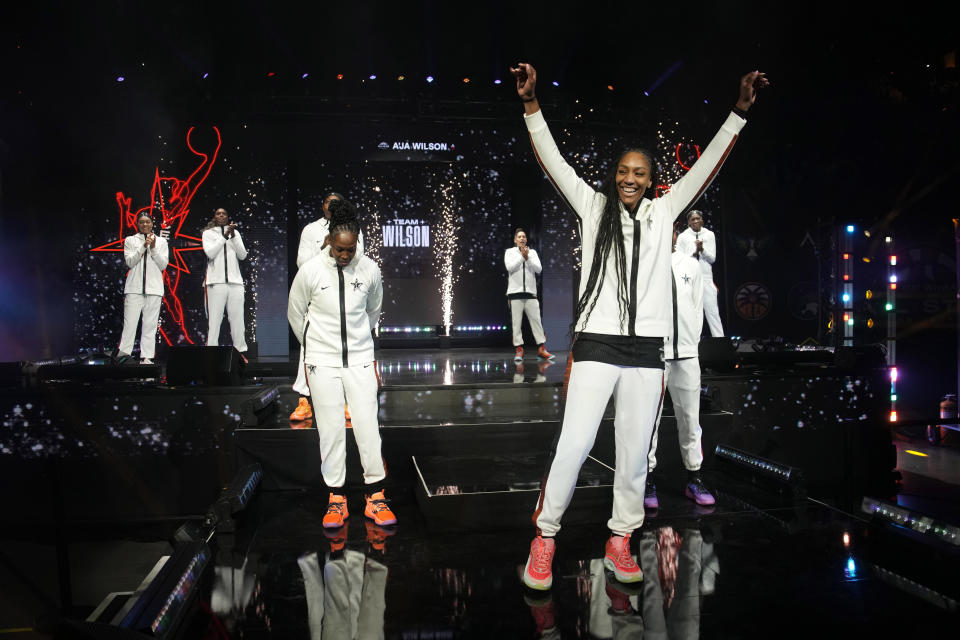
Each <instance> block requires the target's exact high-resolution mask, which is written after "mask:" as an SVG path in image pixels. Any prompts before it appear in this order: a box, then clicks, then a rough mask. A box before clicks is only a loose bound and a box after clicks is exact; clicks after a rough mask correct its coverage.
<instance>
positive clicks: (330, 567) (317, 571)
mask: <svg viewBox="0 0 960 640" xmlns="http://www.w3.org/2000/svg"><path fill="white" fill-rule="evenodd" d="M297 564H299V565H300V571H301V572H302V574H303V588H304V595H305V596H306V600H307V620H308V624H309V625H310V640H321V639H328V638H358V639H360V640H368V639H369V640H375V639H382V638H383V637H384V635H383V616H384V613H385V612H386V609H387V600H386V591H387V567H386V566H384V565H383V564H381V563H379V562H377V561H376V560H374V559H373V558H367V557H364V555H363V554H362V553H360V552H358V551H353V550H352V549H344V551H343V555H342V556H341V557H338V558H334V557H332V556H328V557H327V561H326V562H325V563H324V565H323V567H321V566H320V558H319V555H318V554H317V552H316V551H314V552H311V553H308V554H306V555H303V556H300V557H299V558H297Z"/></svg>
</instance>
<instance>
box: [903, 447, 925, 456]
mask: <svg viewBox="0 0 960 640" xmlns="http://www.w3.org/2000/svg"><path fill="white" fill-rule="evenodd" d="M903 451H904V453H909V454H910V455H912V456H919V457H921V458H928V457H929V456H928V455H927V454H925V453H924V452H922V451H914V450H913V449H904V450H903Z"/></svg>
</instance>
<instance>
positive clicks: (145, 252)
mask: <svg viewBox="0 0 960 640" xmlns="http://www.w3.org/2000/svg"><path fill="white" fill-rule="evenodd" d="M137 231H139V233H135V234H133V235H132V236H127V237H126V238H124V240H123V259H124V261H125V262H126V263H127V267H128V268H129V271H127V281H126V283H125V284H124V286H123V293H124V296H123V331H122V333H121V334H120V347H119V350H120V352H119V354H118V355H120V356H121V357H129V356H130V354H131V353H133V339H134V337H135V336H136V333H137V322H139V321H140V316H141V314H142V315H143V323H142V325H143V326H142V328H141V329H140V363H141V364H153V358H154V355H155V354H156V349H157V327H158V326H159V322H160V303H161V302H162V301H163V270H164V269H166V268H167V260H168V259H169V256H170V254H169V249H168V247H167V241H166V239H165V238H161V237H160V236H157V235H155V234H154V233H153V218H151V217H150V214H148V213H146V212H144V213H141V214H140V215H138V216H137Z"/></svg>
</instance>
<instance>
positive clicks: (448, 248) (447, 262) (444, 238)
mask: <svg viewBox="0 0 960 640" xmlns="http://www.w3.org/2000/svg"><path fill="white" fill-rule="evenodd" d="M462 188H463V185H462V184H461V182H460V178H459V176H458V175H457V174H456V173H455V172H454V171H452V170H451V171H448V172H447V176H446V180H445V182H444V183H443V184H442V185H441V186H440V188H439V189H438V190H437V197H438V202H437V214H438V215H437V219H438V223H437V229H436V230H435V231H434V233H433V236H434V238H436V242H435V243H434V249H433V267H434V269H436V272H437V276H438V279H439V280H440V291H439V293H440V302H441V309H442V314H443V326H444V334H445V335H450V326H451V325H452V324H453V285H454V284H456V282H457V280H458V279H459V273H458V272H459V267H457V266H455V264H454V256H455V255H456V253H457V236H458V234H459V233H460V224H459V220H458V214H457V194H458V193H460V192H461V190H462Z"/></svg>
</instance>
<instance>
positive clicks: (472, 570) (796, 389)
mask: <svg viewBox="0 0 960 640" xmlns="http://www.w3.org/2000/svg"><path fill="white" fill-rule="evenodd" d="M565 358H566V353H561V354H558V358H557V362H556V363H552V364H551V363H547V362H545V361H542V360H537V359H535V358H532V357H529V356H528V357H527V359H526V360H525V361H524V362H523V363H522V365H520V366H517V365H515V364H514V362H513V361H512V355H511V353H510V352H508V351H506V350H500V349H490V348H487V349H480V348H476V349H448V350H439V349H405V350H404V349H384V350H382V351H381V352H380V353H379V365H380V368H381V372H382V380H383V387H382V389H381V394H380V407H381V409H380V413H381V415H380V418H381V423H382V429H381V433H382V437H383V443H384V445H383V451H384V456H385V459H386V462H387V466H388V468H389V470H390V484H389V485H388V487H389V488H388V496H389V497H390V499H391V501H392V507H393V508H394V510H395V511H396V513H397V515H398V518H399V524H398V525H397V526H395V527H388V528H380V527H377V526H375V525H373V524H372V523H370V522H369V521H367V520H366V519H365V518H364V517H363V514H362V511H361V509H362V506H361V505H362V478H361V476H360V464H359V459H358V457H357V452H356V447H355V445H353V441H352V437H348V494H349V495H348V499H349V504H350V508H351V513H352V515H351V517H350V519H349V521H348V525H347V527H345V528H344V530H342V532H339V533H338V534H337V535H333V534H331V533H330V531H329V530H326V531H325V530H324V529H323V528H322V527H321V525H320V521H321V519H322V517H323V513H324V510H325V507H326V491H325V487H324V486H323V482H322V480H321V478H320V474H319V452H318V449H317V438H316V431H315V430H314V429H312V428H310V425H309V424H303V423H297V424H292V423H290V421H289V420H288V414H289V413H290V411H291V409H292V408H293V406H294V405H295V402H296V397H297V396H296V394H295V393H294V392H293V391H292V390H291V389H290V383H291V381H292V378H291V377H289V376H274V375H269V376H263V375H262V374H264V373H266V374H277V373H279V372H280V371H281V370H284V369H286V368H289V367H291V366H292V365H291V364H288V363H285V362H279V363H277V362H273V363H268V362H264V363H258V362H251V363H250V364H249V365H248V366H247V368H246V371H245V373H246V377H245V379H243V380H241V382H242V383H243V384H240V385H235V386H204V385H200V384H198V385H186V386H183V385H181V386H170V385H167V384H164V382H163V378H162V377H161V378H160V380H146V381H140V380H136V381H116V380H112V381H103V380H101V381H95V380H94V381H90V380H89V379H88V380H86V381H76V380H39V379H38V380H32V379H31V380H27V381H26V383H27V386H26V387H23V386H19V387H9V386H8V387H7V388H6V389H5V390H4V391H3V394H2V398H3V405H4V407H3V411H4V420H5V423H4V442H3V443H2V444H3V446H4V447H6V448H11V447H20V448H21V449H20V450H19V453H20V455H19V460H18V462H17V463H16V464H15V465H11V466H8V467H6V468H4V469H3V470H2V471H0V473H2V474H3V476H4V486H7V487H16V490H14V491H7V492H5V494H4V498H3V501H4V505H3V509H4V513H5V514H7V516H8V517H7V518H6V519H7V521H8V522H7V525H6V526H5V527H4V535H3V538H4V544H3V550H2V553H0V560H2V563H0V572H2V576H3V578H2V579H3V583H4V584H5V585H6V587H5V589H4V592H5V596H4V608H3V609H2V610H0V614H2V616H3V627H4V628H5V629H18V628H19V629H21V630H22V631H20V632H17V635H14V637H40V631H33V632H30V631H27V629H29V628H31V627H33V628H35V629H38V630H46V631H47V632H48V633H50V632H53V631H54V630H57V634H58V635H57V637H107V636H100V635H96V633H98V632H102V631H103V630H102V629H100V631H97V626H96V625H97V623H95V622H92V621H93V620H97V621H99V623H105V624H106V623H110V622H111V621H113V622H114V623H117V622H118V621H119V619H120V618H122V617H123V615H122V614H123V613H124V612H125V611H126V609H124V607H125V606H126V607H128V608H129V607H130V606H131V605H132V603H133V601H134V600H135V598H136V596H131V595H130V594H129V592H134V591H137V590H138V585H140V586H141V587H143V586H145V584H146V583H147V580H146V579H147V578H148V576H149V577H155V576H154V575H153V574H152V573H151V570H152V569H155V568H156V567H155V565H157V563H158V561H160V560H161V559H162V558H163V557H164V556H168V555H171V554H172V553H173V551H174V547H173V546H172V542H171V540H172V539H173V538H174V534H175V531H176V530H177V529H178V528H179V527H180V526H181V525H183V524H184V523H190V524H192V525H195V526H196V527H197V529H196V530H195V531H194V533H193V535H192V536H187V535H186V534H183V533H182V532H180V534H179V535H180V538H179V540H180V541H181V543H180V546H179V547H178V549H179V551H178V553H181V554H182V553H184V551H183V548H184V544H188V543H184V542H183V540H186V539H188V538H189V539H192V540H195V541H197V540H198V541H199V542H194V543H193V544H194V545H196V546H194V547H191V549H192V551H191V553H195V554H199V555H197V558H200V559H201V560H200V561H198V562H197V563H196V564H195V565H194V573H195V574H196V581H193V580H190V581H187V583H185V585H186V586H184V585H181V586H182V592H183V593H184V594H185V595H190V596H192V597H191V598H190V599H188V601H187V603H188V604H189V607H188V608H187V609H186V610H185V612H184V614H183V616H182V617H177V616H174V617H172V618H171V622H170V624H171V625H173V626H171V627H170V628H171V629H172V628H174V627H176V629H175V630H176V633H177V634H181V635H179V637H187V638H193V637H206V638H226V637H231V638H268V637H278V638H314V639H317V638H349V637H360V638H365V637H385V638H524V637H530V638H532V637H538V633H539V634H542V635H540V636H539V637H554V638H558V637H562V638H610V637H616V638H641V637H669V638H759V637H769V636H770V635H778V636H783V637H810V636H822V635H823V634H824V633H827V632H828V630H829V631H831V632H833V631H836V632H841V633H842V632H848V633H852V632H859V633H861V634H865V635H868V636H870V637H878V638H880V637H919V634H921V633H923V632H934V631H942V630H944V629H948V628H950V627H951V626H952V625H954V624H955V623H956V610H957V603H958V601H960V590H958V588H957V586H956V581H955V580H953V577H952V572H951V571H945V570H944V569H945V568H946V567H953V566H956V564H957V560H958V557H960V555H958V553H960V546H957V544H956V541H952V539H950V538H949V535H950V534H947V535H946V537H945V536H937V535H934V534H933V533H920V532H918V531H916V530H911V529H910V528H908V527H907V526H895V525H893V524H890V523H889V522H885V521H883V520H882V519H881V518H880V517H879V516H876V515H874V514H872V513H870V514H868V513H867V512H865V511H864V510H863V505H864V499H865V497H867V498H872V499H876V500H879V501H882V502H884V503H887V504H888V505H889V506H891V507H892V506H893V505H898V504H899V505H900V506H901V507H903V508H906V509H909V510H911V511H913V512H915V513H917V514H922V515H924V516H926V517H930V518H933V520H934V521H936V523H937V526H940V525H943V524H949V523H955V522H957V521H958V515H960V514H958V513H957V511H956V504H957V500H956V498H957V496H958V493H960V492H958V481H960V478H958V476H957V473H956V471H955V468H956V460H957V458H958V452H957V449H956V446H957V444H956V441H955V440H951V439H950V437H949V436H948V438H947V440H946V441H945V442H944V443H943V444H942V445H941V446H939V447H932V446H929V445H926V443H925V439H924V438H923V437H920V438H912V437H911V433H909V432H907V431H906V430H901V431H899V432H894V431H891V430H890V428H889V423H887V422H886V421H885V420H884V417H885V411H886V410H887V407H886V406H885V404H884V402H885V398H886V395H885V394H883V393H878V394H874V393H873V392H872V389H873V387H874V386H876V385H882V383H883V381H884V380H885V378H884V376H885V371H886V369H883V368H879V369H874V368H871V366H869V363H864V364H863V365H862V366H859V367H854V368H852V369H851V368H849V367H847V368H844V367H840V366H837V365H836V364H834V363H833V362H832V361H829V360H828V359H827V358H825V357H820V358H818V359H808V360H810V361H808V362H797V361H792V362H779V363H778V362H767V363H760V364H758V363H757V362H756V358H754V361H753V362H751V361H750V358H746V359H743V360H742V361H741V366H740V368H738V369H736V370H734V371H729V372H723V373H720V372H716V371H711V370H708V371H706V372H705V374H704V376H703V388H702V400H703V404H702V413H701V423H702V426H703V430H704V432H703V449H704V454H705V463H704V470H705V474H704V475H705V479H706V481H707V483H708V485H709V486H710V487H711V489H713V491H714V493H715V495H716V496H717V499H718V500H717V504H716V505H715V506H714V507H701V506H698V505H696V504H695V503H693V502H692V501H691V500H689V499H687V498H685V497H683V496H682V494H681V490H682V486H683V482H684V480H683V478H684V475H683V473H684V472H683V469H682V467H681V465H680V462H679V460H680V458H679V449H678V448H677V437H676V426H675V422H674V420H673V417H672V415H671V410H670V406H669V402H668V403H667V406H666V409H665V413H664V418H663V421H662V424H661V434H660V443H661V445H660V450H659V453H658V459H659V460H660V465H659V467H658V471H657V474H658V478H657V482H658V488H659V493H660V499H661V505H660V508H659V509H658V510H656V511H653V512H650V513H648V514H647V519H646V522H645V524H644V526H643V528H642V529H641V530H639V531H637V532H636V533H635V535H634V538H633V551H634V553H635V554H636V556H637V559H638V560H637V561H638V563H639V564H640V565H641V567H642V569H643V571H644V574H645V579H644V581H643V583H642V585H641V586H640V587H638V588H634V589H632V590H631V589H630V588H628V587H626V586H625V585H621V584H620V583H618V582H617V581H616V579H615V578H613V577H612V574H610V575H608V574H607V573H606V572H605V570H604V568H603V566H602V563H601V558H602V549H603V542H604V540H605V538H606V536H607V531H606V518H607V517H608V516H609V510H610V505H611V483H612V467H613V465H614V455H613V452H614V444H613V428H612V417H613V412H612V408H608V412H607V418H606V419H605V420H604V422H603V423H602V424H601V427H600V430H599V433H598V437H597V440H596V443H595V445H594V448H593V451H591V454H590V456H589V457H588V459H587V462H586V463H585V464H584V466H583V469H582V470H581V473H580V479H579V482H578V486H577V488H576V490H575V493H574V499H573V502H572V504H571V506H570V508H569V510H568V511H567V513H566V515H565V517H564V528H563V530H562V531H561V533H560V534H559V536H558V538H557V540H558V552H557V556H556V558H555V560H554V575H555V580H554V586H553V588H552V590H550V591H548V592H534V591H531V590H529V589H526V588H525V587H523V585H522V583H521V581H520V577H519V576H520V573H521V571H522V568H523V563H524V561H525V559H526V553H527V547H528V545H529V541H530V538H531V537H532V535H533V533H534V531H533V526H532V525H531V523H530V514H531V512H532V509H533V507H534V504H535V502H536V499H537V493H538V487H539V480H540V476H541V475H542V473H543V469H544V463H545V460H546V456H547V453H548V449H549V447H550V441H551V440H552V438H553V435H554V433H555V431H556V429H557V425H558V422H557V421H558V418H559V406H560V405H559V395H560V393H561V385H562V381H563V375H564V369H565V365H564V360H565ZM88 367H89V369H91V370H92V369H96V365H89V366H88ZM134 369H137V367H134ZM160 375H161V376H162V375H163V373H162V372H160ZM91 377H95V376H93V375H92V374H88V378H91ZM24 423H30V425H31V426H32V427H33V428H32V430H31V431H30V433H31V434H32V439H30V440H26V439H24V440H21V441H16V440H13V439H11V434H13V433H16V432H17V430H16V429H15V427H16V426H18V425H21V424H24ZM293 427H301V428H293ZM302 427H306V428H302ZM919 435H921V436H922V435H923V434H919ZM718 445H719V446H723V447H728V448H733V449H736V450H737V451H740V452H742V453H744V454H747V455H749V456H756V457H757V458H763V459H764V460H765V461H767V463H769V464H773V465H778V466H779V467H781V468H783V469H790V470H791V473H792V474H793V475H792V477H791V479H790V481H783V480H776V479H774V478H772V477H771V475H770V474H769V473H765V472H763V471H757V470H756V469H755V468H750V467H748V466H743V465H737V464H734V463H731V462H730V461H728V460H725V459H721V457H720V456H719V455H717V454H715V451H716V450H717V447H718ZM907 449H909V450H911V451H913V452H914V453H927V454H928V457H927V458H920V457H916V456H914V455H912V454H908V453H906V450H907ZM928 461H929V462H928ZM252 463H259V464H260V465H261V469H262V474H263V475H262V478H260V481H259V485H258V486H257V488H256V491H255V492H254V493H253V494H252V498H251V499H250V501H249V502H248V503H246V505H245V507H246V508H245V509H243V510H241V511H239V512H237V513H236V514H235V516H233V517H232V518H230V517H228V518H227V519H226V520H223V521H221V522H220V523H219V525H217V526H216V528H214V529H210V528H207V529H204V524H205V523H204V518H205V515H204V514H205V513H208V511H210V509H211V505H212V504H214V503H215V502H216V501H217V499H218V495H220V494H221V491H222V490H223V488H224V487H225V486H227V485H228V484H230V482H231V479H232V478H233V477H234V474H235V473H236V471H237V470H238V469H243V468H249V467H247V465H250V464H252ZM895 468H896V469H898V470H899V472H898V473H895V472H894V469H895ZM898 477H899V478H900V480H899V482H898V481H897V479H898ZM207 524H209V516H207ZM950 531H951V532H956V529H955V528H954V529H951V530H950ZM198 532H201V533H198ZM211 534H212V535H211ZM208 536H209V546H206V544H205V541H206V540H207V537H208ZM331 536H332V537H331ZM188 546H189V545H188ZM198 550H199V551H198ZM179 560H182V558H179V556H177V555H174V556H173V558H171V560H170V561H169V562H170V563H171V566H172V565H173V564H174V563H175V562H177V561H179ZM160 575H161V576H162V575H163V574H162V572H161V574H160ZM141 583H144V584H141ZM138 595H139V592H138ZM61 616H65V619H63V618H61ZM88 618H89V619H90V620H91V622H84V620H85V619H88ZM81 633H89V634H91V635H88V636H81V635H77V634H81ZM130 637H133V636H130Z"/></svg>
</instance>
